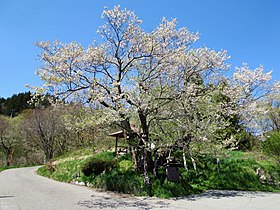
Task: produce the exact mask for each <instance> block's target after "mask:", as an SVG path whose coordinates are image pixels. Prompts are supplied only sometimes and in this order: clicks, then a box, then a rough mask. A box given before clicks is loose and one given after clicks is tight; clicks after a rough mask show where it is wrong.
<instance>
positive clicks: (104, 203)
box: [78, 196, 169, 210]
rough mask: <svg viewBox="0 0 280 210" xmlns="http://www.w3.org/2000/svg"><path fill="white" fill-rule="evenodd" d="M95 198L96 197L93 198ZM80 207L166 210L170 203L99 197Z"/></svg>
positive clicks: (81, 204)
mask: <svg viewBox="0 0 280 210" xmlns="http://www.w3.org/2000/svg"><path fill="white" fill-rule="evenodd" d="M92 197H94V196H92ZM78 205H79V206H83V207H87V208H96V209H97V208H99V209H104V208H112V209H117V208H119V209H126V208H136V209H139V210H150V209H154V208H166V207H168V205H169V203H167V202H164V201H157V202H150V200H148V198H147V199H146V198H143V199H139V198H130V199H120V198H117V199H116V198H110V197H98V198H94V199H92V200H85V201H80V202H78Z"/></svg>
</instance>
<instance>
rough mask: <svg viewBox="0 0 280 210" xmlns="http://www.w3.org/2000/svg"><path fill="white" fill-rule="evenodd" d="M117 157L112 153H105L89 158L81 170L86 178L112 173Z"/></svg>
mask: <svg viewBox="0 0 280 210" xmlns="http://www.w3.org/2000/svg"><path fill="white" fill-rule="evenodd" d="M115 164H116V160H115V155H114V153H112V152H103V153H99V154H97V155H94V156H92V157H90V158H88V159H87V160H86V161H85V162H84V164H83V166H82V168H81V170H82V172H83V174H84V175H85V176H91V175H93V174H94V175H99V174H101V173H103V172H104V171H110V170H112V168H113V167H114V166H115Z"/></svg>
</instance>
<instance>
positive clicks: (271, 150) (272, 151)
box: [262, 132, 280, 165]
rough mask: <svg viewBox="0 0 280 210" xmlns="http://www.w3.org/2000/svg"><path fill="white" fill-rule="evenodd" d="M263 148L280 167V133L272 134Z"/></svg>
mask: <svg viewBox="0 0 280 210" xmlns="http://www.w3.org/2000/svg"><path fill="white" fill-rule="evenodd" d="M262 147H263V151H264V153H265V154H266V155H268V156H270V157H272V158H274V159H275V160H276V161H277V163H278V164H279V165H280V132H271V133H270V134H269V136H267V138H266V140H265V141H264V142H263V144H262Z"/></svg>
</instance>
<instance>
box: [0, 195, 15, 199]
mask: <svg viewBox="0 0 280 210" xmlns="http://www.w3.org/2000/svg"><path fill="white" fill-rule="evenodd" d="M13 197H15V196H12V195H0V199H1V198H13Z"/></svg>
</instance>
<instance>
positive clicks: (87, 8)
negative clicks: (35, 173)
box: [0, 0, 280, 98]
mask: <svg viewBox="0 0 280 210" xmlns="http://www.w3.org/2000/svg"><path fill="white" fill-rule="evenodd" d="M114 5H121V7H122V8H127V9H130V10H134V11H135V13H136V15H137V16H138V17H139V18H140V19H142V20H143V27H144V28H145V30H147V31H151V30H152V29H154V28H155V27H156V26H157V25H158V24H159V22H160V20H161V18H162V17H163V16H164V17H166V18H177V20H178V25H179V27H182V26H185V27H187V28H189V30H190V31H193V32H199V33H200V34H201V39H200V41H199V43H198V45H199V46H207V47H209V48H213V49H215V50H220V49H225V50H227V51H228V54H229V55H230V56H231V59H230V60H229V63H231V64H232V68H234V67H236V66H241V65H242V63H243V62H245V63H248V64H249V66H250V67H252V68H255V67H257V66H258V65H259V64H263V65H264V67H265V69H266V70H267V71H269V70H273V78H274V79H275V80H280V1H279V0H123V1H120V0H119V1H117V0H0V97H5V98H6V97H10V96H12V95H13V94H16V93H20V92H24V91H28V89H27V88H26V87H25V84H31V85H36V84H39V83H40V80H39V78H38V77H37V76H36V75H35V71H36V69H37V68H38V67H39V66H40V63H39V61H38V54H39V50H38V49H37V48H36V47H35V46H34V43H35V42H36V41H47V40H49V41H54V40H56V39H57V40H60V41H62V42H70V41H73V40H74V41H77V42H79V43H81V44H83V45H84V46H87V45H88V44H90V43H92V41H93V40H94V39H96V38H97V37H98V36H97V35H96V30H97V28H98V26H100V25H101V24H102V23H103V22H102V20H101V19H100V16H101V13H102V10H103V8H104V6H108V7H109V8H113V6H114Z"/></svg>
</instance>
